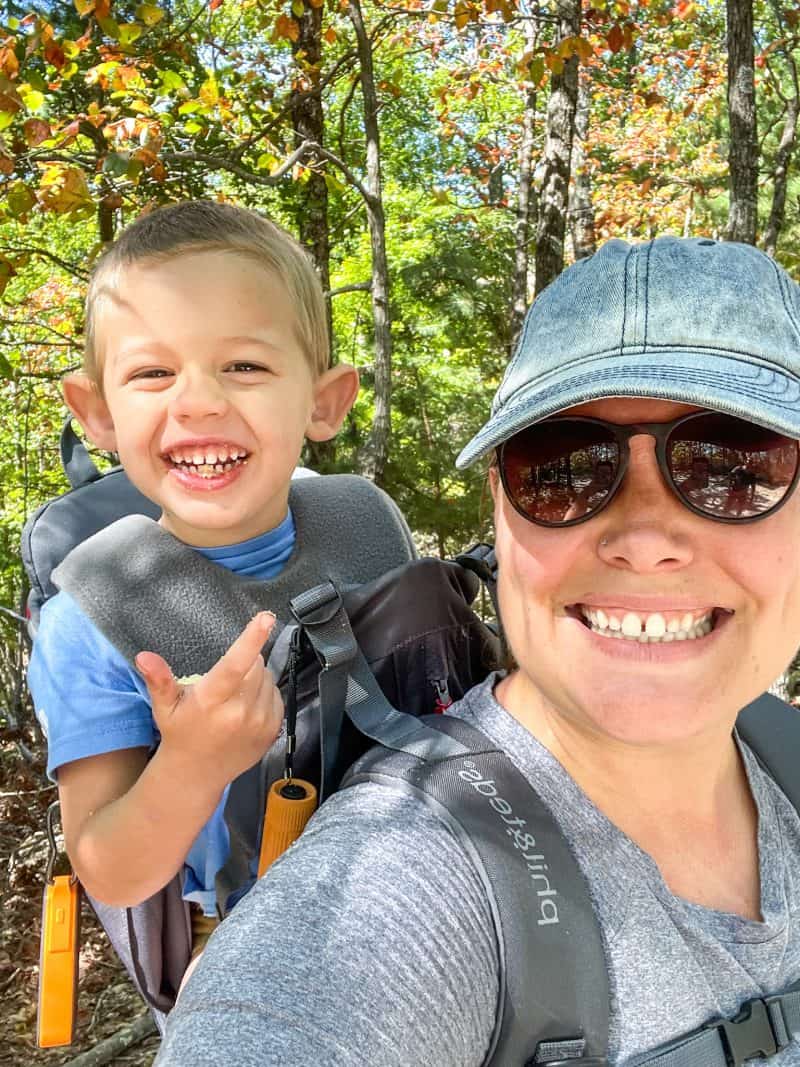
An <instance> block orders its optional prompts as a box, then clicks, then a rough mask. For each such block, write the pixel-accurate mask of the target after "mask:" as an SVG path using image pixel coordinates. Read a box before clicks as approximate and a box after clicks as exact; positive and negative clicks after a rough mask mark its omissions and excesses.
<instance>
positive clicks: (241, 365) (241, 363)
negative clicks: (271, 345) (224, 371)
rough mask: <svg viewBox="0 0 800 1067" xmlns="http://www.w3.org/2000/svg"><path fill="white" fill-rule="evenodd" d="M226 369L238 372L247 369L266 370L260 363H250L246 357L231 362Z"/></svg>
mask: <svg viewBox="0 0 800 1067" xmlns="http://www.w3.org/2000/svg"><path fill="white" fill-rule="evenodd" d="M228 370H232V371H235V372H236V373H240V372H247V371H266V370H267V368H266V367H262V366H261V364H260V363H251V362H250V360H248V359H240V360H238V361H237V362H236V363H231V364H230V366H229V367H228Z"/></svg>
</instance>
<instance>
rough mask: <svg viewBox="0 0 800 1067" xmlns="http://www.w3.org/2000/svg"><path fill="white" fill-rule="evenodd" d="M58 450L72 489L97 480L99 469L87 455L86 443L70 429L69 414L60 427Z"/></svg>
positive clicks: (70, 419)
mask: <svg viewBox="0 0 800 1067" xmlns="http://www.w3.org/2000/svg"><path fill="white" fill-rule="evenodd" d="M59 451H60V452H61V465H62V467H63V468H64V473H65V474H66V476H67V479H68V480H69V484H70V485H71V486H72V488H73V489H78V488H79V487H80V486H82V485H88V484H89V482H96V481H97V480H98V478H99V477H100V471H99V470H98V469H97V467H96V466H95V463H94V460H93V459H92V457H91V456H90V455H89V453H88V451H87V449H86V445H84V443H83V442H82V441H81V439H80V438H79V437H78V435H77V434H76V433H75V431H74V430H73V429H72V416H71V415H68V416H67V418H66V419H65V420H64V425H63V426H62V427H61V437H60V439H59Z"/></svg>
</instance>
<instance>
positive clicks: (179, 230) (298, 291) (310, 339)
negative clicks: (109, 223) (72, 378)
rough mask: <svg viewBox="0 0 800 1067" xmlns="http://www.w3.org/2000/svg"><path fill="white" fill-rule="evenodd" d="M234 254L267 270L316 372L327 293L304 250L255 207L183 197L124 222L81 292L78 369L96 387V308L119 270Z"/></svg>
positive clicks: (325, 341) (326, 351) (323, 349)
mask: <svg viewBox="0 0 800 1067" xmlns="http://www.w3.org/2000/svg"><path fill="white" fill-rule="evenodd" d="M194 252H234V253H237V254H238V255H243V256H248V257H250V258H251V259H252V260H253V261H254V262H256V263H258V264H260V265H261V267H263V268H264V269H266V270H268V271H270V272H272V273H273V274H274V275H275V276H276V277H277V278H278V279H279V280H280V281H281V282H282V284H283V285H284V286H285V288H286V291H287V293H288V294H289V299H290V301H291V302H292V305H293V307H294V314H295V322H296V333H297V339H298V341H299V342H300V345H301V347H302V349H303V352H304V354H305V356H306V359H307V360H308V363H309V366H310V367H311V370H312V371H313V373H314V375H315V377H316V376H317V375H320V374H322V373H324V371H326V370H327V369H328V367H329V366H330V347H329V337H328V318H327V313H326V308H325V296H324V294H323V292H322V286H321V284H320V281H319V278H318V276H317V272H316V271H315V270H314V266H313V264H312V262H311V258H310V257H309V255H308V253H307V252H306V251H305V249H304V248H303V247H302V246H301V245H300V244H299V243H298V242H297V241H296V240H295V239H294V238H293V237H292V236H291V235H290V234H288V233H287V232H286V230H284V229H282V228H281V227H280V226H276V225H275V223H274V222H270V221H269V220H268V219H266V218H264V216H263V215H259V214H258V213H257V212H255V211H250V210H248V209H247V208H242V207H236V206H234V205H233V204H221V203H217V202H215V201H213V200H185V201H183V202H181V203H178V204H170V205H169V206H167V207H162V208H157V209H156V210H155V211H151V212H149V213H148V214H147V215H142V216H140V217H139V218H138V219H136V220H135V221H134V222H132V223H131V224H130V226H126V227H125V229H124V230H123V231H122V233H121V234H120V235H119V237H118V238H117V239H116V241H114V243H113V244H112V245H110V246H109V247H108V248H107V249H106V251H105V252H104V253H103V254H102V256H101V257H100V259H99V260H98V261H97V264H96V265H95V267H94V270H93V271H92V277H91V279H90V281H89V291H88V293H87V295H86V339H85V343H84V354H83V369H84V371H85V373H86V374H87V375H88V376H89V378H91V380H92V381H93V382H94V383H95V384H96V385H97V386H98V387H99V388H101V389H102V378H103V368H102V361H101V359H100V353H99V352H98V350H97V319H98V305H99V303H100V302H101V300H102V298H103V295H104V294H105V293H106V292H107V291H108V289H109V288H111V289H113V288H115V287H116V285H117V281H118V278H119V275H120V272H121V270H123V269H124V268H125V267H130V266H132V265H133V264H135V263H148V262H150V263H158V262H162V263H163V262H165V261H167V260H170V259H173V258H174V257H175V256H179V255H181V254H182V253H194Z"/></svg>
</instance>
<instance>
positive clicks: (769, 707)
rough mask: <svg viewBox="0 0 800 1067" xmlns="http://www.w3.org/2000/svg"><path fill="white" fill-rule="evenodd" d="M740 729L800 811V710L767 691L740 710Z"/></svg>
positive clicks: (763, 764) (738, 724)
mask: <svg viewBox="0 0 800 1067" xmlns="http://www.w3.org/2000/svg"><path fill="white" fill-rule="evenodd" d="M736 729H737V730H738V731H739V735H740V736H741V737H742V738H743V739H744V740H745V741H746V742H747V744H748V745H749V746H750V748H751V749H752V750H753V752H755V754H756V756H757V757H758V760H759V762H760V763H761V765H762V766H763V767H764V768H765V770H767V771H768V773H769V774H770V775H771V776H772V777H773V778H774V779H775V781H776V782H777V783H778V785H779V786H780V787H781V789H782V790H783V792H784V793H785V794H786V796H787V797H788V798H789V800H790V801H791V802H792V804H793V805H794V806H795V808H796V809H797V810H798V812H800V775H798V773H797V768H798V765H800V710H798V709H797V708H793V707H792V706H791V705H790V704H786V703H785V702H784V701H783V700H779V699H778V697H774V696H772V694H771V693H764V694H763V695H762V696H760V697H758V699H757V700H754V701H753V702H752V704H748V705H747V707H746V708H744V709H743V710H742V711H740V712H739V717H738V719H737V720H736Z"/></svg>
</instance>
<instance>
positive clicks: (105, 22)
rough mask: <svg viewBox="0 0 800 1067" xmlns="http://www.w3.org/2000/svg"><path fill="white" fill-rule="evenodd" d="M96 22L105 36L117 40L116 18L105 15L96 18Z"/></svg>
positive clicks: (117, 26) (117, 27) (117, 24)
mask: <svg viewBox="0 0 800 1067" xmlns="http://www.w3.org/2000/svg"><path fill="white" fill-rule="evenodd" d="M97 23H98V25H99V27H100V29H101V30H102V31H103V33H104V34H105V35H106V37H111V38H112V39H113V40H115V41H118V40H119V32H120V31H119V23H118V22H117V20H116V19H112V18H111V17H110V16H107V17H106V18H102V19H98V20H97Z"/></svg>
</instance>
